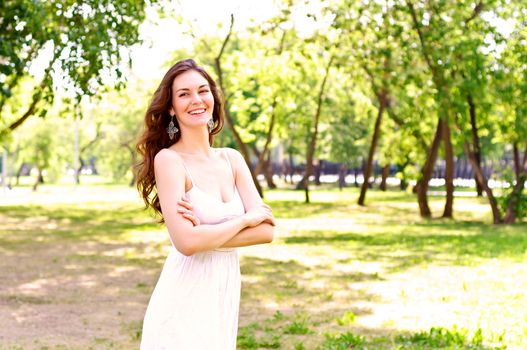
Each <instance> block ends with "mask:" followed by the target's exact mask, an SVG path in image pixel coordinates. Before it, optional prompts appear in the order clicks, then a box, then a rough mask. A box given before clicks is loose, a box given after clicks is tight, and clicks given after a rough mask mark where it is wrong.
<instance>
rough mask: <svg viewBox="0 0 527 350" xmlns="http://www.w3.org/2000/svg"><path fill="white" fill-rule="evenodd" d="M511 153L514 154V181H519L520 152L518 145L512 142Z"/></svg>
mask: <svg viewBox="0 0 527 350" xmlns="http://www.w3.org/2000/svg"><path fill="white" fill-rule="evenodd" d="M512 151H513V154H514V175H515V177H516V181H519V180H520V173H521V165H520V151H519V150H518V143H516V142H514V144H513V145H512Z"/></svg>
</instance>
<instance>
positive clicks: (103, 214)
mask: <svg viewBox="0 0 527 350" xmlns="http://www.w3.org/2000/svg"><path fill="white" fill-rule="evenodd" d="M0 214H1V215H5V216H7V217H8V218H10V219H11V222H9V223H8V224H6V225H4V228H3V230H1V231H0V239H2V240H3V241H5V243H8V242H9V241H12V242H18V243H23V240H24V239H30V240H31V238H34V237H35V236H41V238H43V239H44V240H53V239H63V238H65V239H68V238H70V239H81V240H82V239H90V240H97V239H101V240H102V239H109V240H119V239H120V238H122V235H124V234H126V233H128V232H129V231H131V230H134V231H146V230H162V227H161V226H160V225H159V224H158V223H156V221H155V219H153V218H152V217H150V216H148V214H147V213H146V212H145V211H144V210H142V208H134V207H131V206H129V205H128V206H125V205H123V206H115V207H113V208H100V209H99V208H93V207H88V208H82V207H80V208H75V207H74V208H72V207H66V206H50V207H43V206H23V207H21V206H3V207H1V211H0ZM2 236H4V237H2ZM29 242H30V241H28V243H29Z"/></svg>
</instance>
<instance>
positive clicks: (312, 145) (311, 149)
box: [303, 57, 333, 203]
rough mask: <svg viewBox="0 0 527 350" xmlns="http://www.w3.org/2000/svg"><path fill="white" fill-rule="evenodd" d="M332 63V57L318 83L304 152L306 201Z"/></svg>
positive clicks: (306, 199) (307, 201) (306, 200)
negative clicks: (310, 131)
mask: <svg viewBox="0 0 527 350" xmlns="http://www.w3.org/2000/svg"><path fill="white" fill-rule="evenodd" d="M332 63H333V57H331V58H330V59H329V62H328V64H327V66H326V72H325V74H324V79H323V80H322V84H321V85H320V90H319V92H318V100H317V109H316V112H315V116H314V121H313V124H314V125H313V127H314V130H313V132H312V133H311V140H310V142H309V145H308V148H307V152H306V169H305V173H304V179H303V185H304V193H305V202H306V203H309V176H310V175H311V174H312V173H313V157H314V155H315V149H316V145H317V136H318V122H319V119H320V113H321V112H322V101H323V97H324V90H325V87H326V83H327V80H328V76H329V70H330V68H331V64H332Z"/></svg>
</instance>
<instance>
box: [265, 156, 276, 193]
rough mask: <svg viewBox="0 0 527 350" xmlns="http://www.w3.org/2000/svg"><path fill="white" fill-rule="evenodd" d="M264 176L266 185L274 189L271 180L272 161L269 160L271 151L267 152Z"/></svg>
mask: <svg viewBox="0 0 527 350" xmlns="http://www.w3.org/2000/svg"><path fill="white" fill-rule="evenodd" d="M264 176H265V181H266V182H267V187H269V188H271V189H275V188H276V185H275V183H274V181H273V162H272V161H271V153H268V154H267V159H266V161H265V164H264Z"/></svg>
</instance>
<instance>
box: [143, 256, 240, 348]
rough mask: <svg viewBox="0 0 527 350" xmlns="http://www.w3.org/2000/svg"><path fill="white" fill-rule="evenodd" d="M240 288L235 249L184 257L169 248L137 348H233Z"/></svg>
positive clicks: (237, 259) (238, 266)
mask: <svg viewBox="0 0 527 350" xmlns="http://www.w3.org/2000/svg"><path fill="white" fill-rule="evenodd" d="M240 288H241V280H240V263H239V258H238V252H237V251H236V249H218V250H212V251H208V252H201V253H197V254H194V255H191V256H185V255H183V254H181V253H179V252H178V251H177V250H176V249H175V248H174V247H171V248H170V252H169V254H168V257H167V259H166V261H165V264H164V266H163V270H162V271H161V275H160V277H159V280H158V282H157V284H156V287H155V289H154V292H153V293H152V297H151V298H150V302H149V304H148V308H147V310H146V314H145V318H144V321H143V334H142V339H141V350H235V349H236V335H237V331H238V311H239V305H240Z"/></svg>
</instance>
